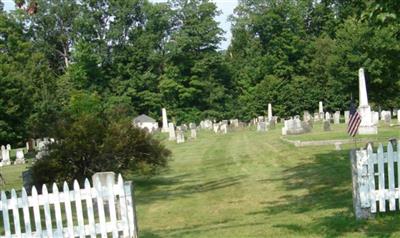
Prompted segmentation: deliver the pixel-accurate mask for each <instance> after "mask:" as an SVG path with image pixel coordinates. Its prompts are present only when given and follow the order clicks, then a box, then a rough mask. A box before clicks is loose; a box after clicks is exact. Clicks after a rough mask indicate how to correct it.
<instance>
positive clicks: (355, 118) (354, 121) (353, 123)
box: [347, 97, 361, 137]
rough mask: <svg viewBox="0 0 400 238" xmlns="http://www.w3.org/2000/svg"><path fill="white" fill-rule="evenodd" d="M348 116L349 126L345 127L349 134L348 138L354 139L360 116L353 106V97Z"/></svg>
mask: <svg viewBox="0 0 400 238" xmlns="http://www.w3.org/2000/svg"><path fill="white" fill-rule="evenodd" d="M349 116H350V118H349V124H348V125H347V133H348V134H349V136H352V137H354V136H355V135H356V134H357V131H358V127H359V126H360V124H361V116H360V114H359V113H358V112H357V110H356V107H355V106H354V101H353V97H351V102H350V115H349Z"/></svg>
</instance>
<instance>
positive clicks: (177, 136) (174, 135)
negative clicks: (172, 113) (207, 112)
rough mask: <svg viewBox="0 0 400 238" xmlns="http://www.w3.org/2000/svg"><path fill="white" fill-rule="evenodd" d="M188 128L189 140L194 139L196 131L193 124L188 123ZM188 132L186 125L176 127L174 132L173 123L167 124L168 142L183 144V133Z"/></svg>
mask: <svg viewBox="0 0 400 238" xmlns="http://www.w3.org/2000/svg"><path fill="white" fill-rule="evenodd" d="M189 128H190V138H191V139H196V138H197V130H196V124H195V123H189ZM187 130H188V127H187V125H185V124H183V125H181V126H177V127H176V130H175V126H174V123H172V122H170V123H169V124H168V133H169V140H170V141H175V140H176V143H178V144H180V143H184V142H185V134H184V132H185V131H187Z"/></svg>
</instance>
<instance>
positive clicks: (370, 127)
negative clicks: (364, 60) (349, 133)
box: [358, 68, 378, 135]
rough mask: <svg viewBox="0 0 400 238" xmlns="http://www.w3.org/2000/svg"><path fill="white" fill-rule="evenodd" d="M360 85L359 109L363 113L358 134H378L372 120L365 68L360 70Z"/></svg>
mask: <svg viewBox="0 0 400 238" xmlns="http://www.w3.org/2000/svg"><path fill="white" fill-rule="evenodd" d="M358 86H359V93H360V105H359V107H358V111H359V112H360V115H361V124H360V127H359V128H358V134H360V135H368V134H378V128H377V126H376V125H375V124H374V123H373V122H372V113H371V107H370V106H369V105H368V96H367V85H366V83H365V75H364V69H363V68H361V69H360V70H359V71H358Z"/></svg>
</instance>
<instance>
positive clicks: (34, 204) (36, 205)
mask: <svg viewBox="0 0 400 238" xmlns="http://www.w3.org/2000/svg"><path fill="white" fill-rule="evenodd" d="M31 197H32V207H33V216H34V218H35V231H36V234H37V235H39V236H41V235H42V222H41V219H40V209H39V197H38V193H37V190H36V187H35V186H33V187H32V196H31Z"/></svg>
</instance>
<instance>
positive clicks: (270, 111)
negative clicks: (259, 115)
mask: <svg viewBox="0 0 400 238" xmlns="http://www.w3.org/2000/svg"><path fill="white" fill-rule="evenodd" d="M271 120H272V105H271V103H268V121H271Z"/></svg>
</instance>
